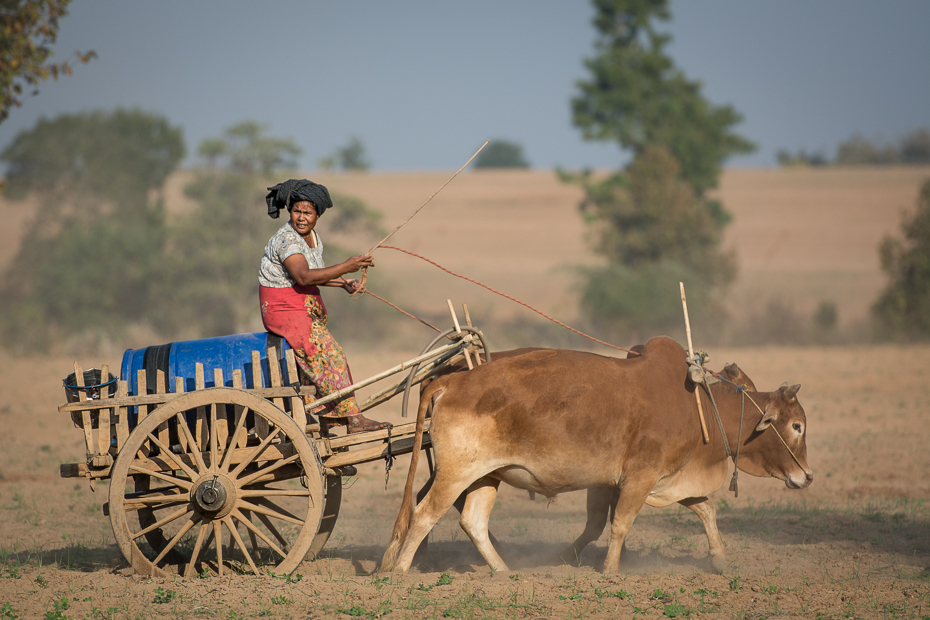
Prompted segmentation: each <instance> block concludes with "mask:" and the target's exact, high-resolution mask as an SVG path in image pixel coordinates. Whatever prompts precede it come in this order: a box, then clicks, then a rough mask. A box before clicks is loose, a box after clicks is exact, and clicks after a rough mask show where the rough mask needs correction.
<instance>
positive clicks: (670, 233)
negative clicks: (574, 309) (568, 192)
mask: <svg viewBox="0 0 930 620" xmlns="http://www.w3.org/2000/svg"><path fill="white" fill-rule="evenodd" d="M582 211H583V212H584V213H585V215H586V217H587V218H588V221H589V223H590V225H591V227H592V232H593V242H594V249H595V251H597V252H598V253H599V254H602V255H603V256H605V257H606V258H607V261H608V265H609V266H608V267H607V268H605V269H594V270H589V271H588V279H587V284H586V285H585V289H584V293H583V299H582V301H583V303H582V305H583V307H584V308H585V311H586V313H587V315H588V317H589V318H591V319H592V320H593V321H594V322H595V323H599V324H602V327H605V328H607V327H608V326H609V324H610V323H615V324H617V325H618V326H624V327H629V326H633V325H638V326H640V327H643V328H648V327H664V326H665V324H664V323H663V321H664V320H665V318H666V316H665V314H663V313H662V311H661V310H660V309H658V308H657V307H656V306H655V305H653V304H652V302H654V301H655V300H656V299H659V298H665V299H666V301H668V300H671V301H674V299H676V296H677V291H678V286H677V284H678V282H679V281H685V282H686V284H687V283H688V282H690V283H692V284H693V285H695V286H693V287H692V288H691V291H692V293H689V306H693V307H694V310H695V312H696V313H699V312H700V310H702V309H704V308H708V307H710V306H711V304H710V302H709V299H710V298H711V297H712V291H713V289H714V288H716V287H720V286H723V285H726V284H727V283H729V282H730V281H731V280H732V278H733V276H734V275H735V271H736V267H735V263H734V261H733V257H732V256H731V255H730V254H727V253H724V252H721V251H720V250H719V245H720V242H721V238H722V227H721V226H720V225H719V222H718V221H717V219H716V217H715V216H714V214H713V212H712V210H710V209H708V208H707V205H706V201H705V200H704V199H702V198H700V197H698V196H697V195H696V193H695V191H694V189H693V188H692V187H691V185H690V184H688V183H687V182H685V181H684V180H682V179H681V178H680V171H679V164H678V162H677V160H675V158H674V157H673V156H672V155H671V153H669V152H668V150H667V149H666V148H665V147H662V146H650V147H648V148H646V149H644V150H643V151H641V152H640V153H639V154H638V155H637V156H636V158H635V159H634V160H633V163H632V164H631V165H630V166H629V168H628V169H627V170H626V171H624V172H623V173H617V174H614V175H612V176H611V177H610V178H608V179H607V180H605V181H602V182H600V183H596V184H591V185H589V186H588V191H587V197H586V199H585V201H584V202H583V203H582ZM675 278H678V279H675ZM660 285H661V286H662V287H663V288H661V289H659V288H657V287H658V286H660ZM692 299H693V301H691V300H692ZM640 304H642V305H640ZM666 309H670V311H671V312H672V314H671V315H670V316H672V317H675V318H676V319H677V317H678V308H676V305H675V304H671V306H669V305H668V304H666Z"/></svg>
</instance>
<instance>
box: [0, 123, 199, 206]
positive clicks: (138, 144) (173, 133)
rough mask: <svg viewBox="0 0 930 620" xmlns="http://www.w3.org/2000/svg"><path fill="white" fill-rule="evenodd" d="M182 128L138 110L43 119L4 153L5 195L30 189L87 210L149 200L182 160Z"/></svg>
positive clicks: (20, 195)
mask: <svg viewBox="0 0 930 620" xmlns="http://www.w3.org/2000/svg"><path fill="white" fill-rule="evenodd" d="M184 151H185V149H184V139H183V137H182V132H181V129H180V128H177V127H172V126H171V125H170V124H169V123H168V121H167V120H166V119H165V118H164V117H161V116H158V115H157V114H149V113H146V112H142V111H140V110H123V109H117V110H115V111H113V112H101V111H97V112H82V113H79V114H63V115H61V116H58V117H56V118H54V119H51V120H47V119H44V118H43V119H40V120H39V121H38V123H36V125H35V127H33V128H32V129H29V130H26V131H22V132H20V133H19V134H18V135H17V136H16V137H15V138H14V139H13V142H12V143H11V144H10V145H9V146H7V147H6V148H5V149H4V150H3V151H2V152H0V161H4V162H6V163H7V177H6V180H7V195H8V197H10V198H13V199H21V198H23V197H25V196H26V195H27V194H29V193H32V192H34V193H36V194H37V195H38V196H39V197H40V198H43V199H45V198H47V199H50V200H51V201H52V202H53V203H60V202H62V199H65V202H72V201H73V202H76V203H77V204H80V205H81V206H82V208H88V205H99V204H100V203H101V202H107V201H109V202H111V203H119V204H120V206H121V207H122V208H127V207H131V206H132V205H133V204H138V205H141V206H145V205H146V203H147V201H148V192H149V191H150V190H152V189H158V188H160V187H161V186H162V185H163V184H164V182H165V179H166V178H167V177H168V175H169V174H170V173H171V172H173V171H174V169H175V168H176V167H177V165H178V162H180V161H181V159H183V158H184Z"/></svg>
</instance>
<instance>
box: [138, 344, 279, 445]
mask: <svg viewBox="0 0 930 620" xmlns="http://www.w3.org/2000/svg"><path fill="white" fill-rule="evenodd" d="M271 346H273V347H275V348H276V350H277V360H276V363H277V364H278V368H279V369H280V376H281V377H282V378H285V379H284V380H285V382H286V377H287V376H288V375H287V365H286V363H285V361H284V352H285V351H286V350H287V349H289V348H290V347H289V346H288V344H287V341H286V340H284V339H283V338H280V337H278V336H275V335H274V334H269V333H268V332H259V333H255V334H234V335H232V336H219V337H217V338H204V339H202V340H187V341H183V342H172V343H169V344H163V345H156V346H151V347H146V348H144V349H127V350H126V352H125V353H123V363H122V366H121V369H120V378H121V379H122V380H123V381H125V382H126V384H127V387H128V393H129V395H130V396H136V395H138V394H139V385H138V371H139V370H144V371H145V374H146V378H145V383H146V388H147V389H146V392H147V393H149V394H154V393H155V380H156V376H157V374H156V373H157V372H158V371H159V370H161V371H163V372H164V373H165V376H166V377H167V379H168V391H169V392H174V391H175V377H181V378H182V379H183V380H184V391H185V392H193V391H194V390H195V387H196V384H195V379H196V375H195V372H196V365H197V364H198V363H199V364H203V376H204V387H218V386H216V385H215V382H214V372H213V371H214V369H216V368H219V369H221V370H222V371H223V382H224V384H225V385H226V386H227V387H232V382H233V371H234V370H239V371H241V372H242V387H244V388H246V389H249V388H256V387H271V380H270V375H269V373H268V348H269V347H271ZM252 351H258V352H259V354H260V355H261V370H262V385H260V386H256V385H253V381H252ZM133 409H134V408H133ZM128 417H129V426H130V427H131V428H132V427H135V422H136V412H135V411H130V412H129V416H128Z"/></svg>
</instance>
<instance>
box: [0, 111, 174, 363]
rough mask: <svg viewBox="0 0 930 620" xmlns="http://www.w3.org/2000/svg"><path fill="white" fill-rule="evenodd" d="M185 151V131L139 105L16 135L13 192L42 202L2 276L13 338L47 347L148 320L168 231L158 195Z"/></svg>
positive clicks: (8, 156)
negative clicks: (144, 111)
mask: <svg viewBox="0 0 930 620" xmlns="http://www.w3.org/2000/svg"><path fill="white" fill-rule="evenodd" d="M183 156H184V142H183V137H182V134H181V130H180V129H178V128H174V127H171V126H170V125H169V124H168V122H167V121H166V120H165V119H163V118H161V117H159V116H156V115H152V114H146V113H142V112H139V111H126V110H117V111H115V112H112V113H103V112H94V113H88V114H78V115H64V116H61V117H58V118H56V119H53V120H42V121H39V123H38V124H37V125H36V126H35V127H34V128H33V129H32V130H29V131H24V132H22V133H20V134H19V135H18V136H17V137H16V138H15V139H14V141H13V143H12V144H11V145H10V146H9V147H8V148H7V149H5V150H4V151H3V153H2V154H0V160H3V161H5V162H6V163H7V164H8V170H9V173H8V183H9V190H10V191H9V195H10V197H12V198H15V199H16V198H25V197H27V196H34V197H35V200H36V203H38V205H39V211H38V213H37V214H36V217H35V219H34V220H33V222H32V224H31V226H30V228H29V229H28V230H27V232H26V234H25V235H24V238H23V242H22V246H21V248H20V250H19V253H18V254H17V256H16V257H15V258H14V260H13V262H12V264H11V267H10V269H9V270H8V272H7V273H6V274H4V276H3V279H2V284H0V310H2V312H0V316H2V317H3V320H2V327H3V329H4V332H5V334H6V336H7V337H8V342H12V343H16V344H19V345H22V346H28V347H35V348H40V349H41V348H44V347H46V346H47V345H49V344H50V343H52V342H54V341H56V340H57V339H60V338H62V337H68V336H74V335H77V334H82V333H86V332H89V331H100V332H102V331H105V330H110V331H112V330H118V329H120V328H122V327H124V326H126V325H127V324H129V323H132V322H138V321H143V320H145V318H146V316H147V315H148V312H149V311H150V308H152V307H154V306H155V305H156V304H155V301H156V300H155V298H154V290H155V289H154V283H155V282H156V281H157V274H158V270H159V268H160V259H161V255H162V251H163V248H164V243H165V240H166V227H165V213H164V206H163V203H162V199H161V198H160V197H159V195H160V191H161V189H162V187H163V185H164V182H165V179H166V178H167V176H168V174H170V173H171V172H172V171H173V170H174V169H175V168H176V167H177V165H178V163H179V162H180V161H181V159H182V158H183Z"/></svg>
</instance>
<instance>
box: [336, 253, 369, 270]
mask: <svg viewBox="0 0 930 620" xmlns="http://www.w3.org/2000/svg"><path fill="white" fill-rule="evenodd" d="M342 265H343V266H344V267H345V268H346V270H345V273H355V272H356V271H358V270H359V269H361V268H363V267H374V266H375V261H374V259H373V258H372V257H371V254H363V255H361V256H353V257H352V258H350V259H348V260H347V261H345V262H344V263H342Z"/></svg>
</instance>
